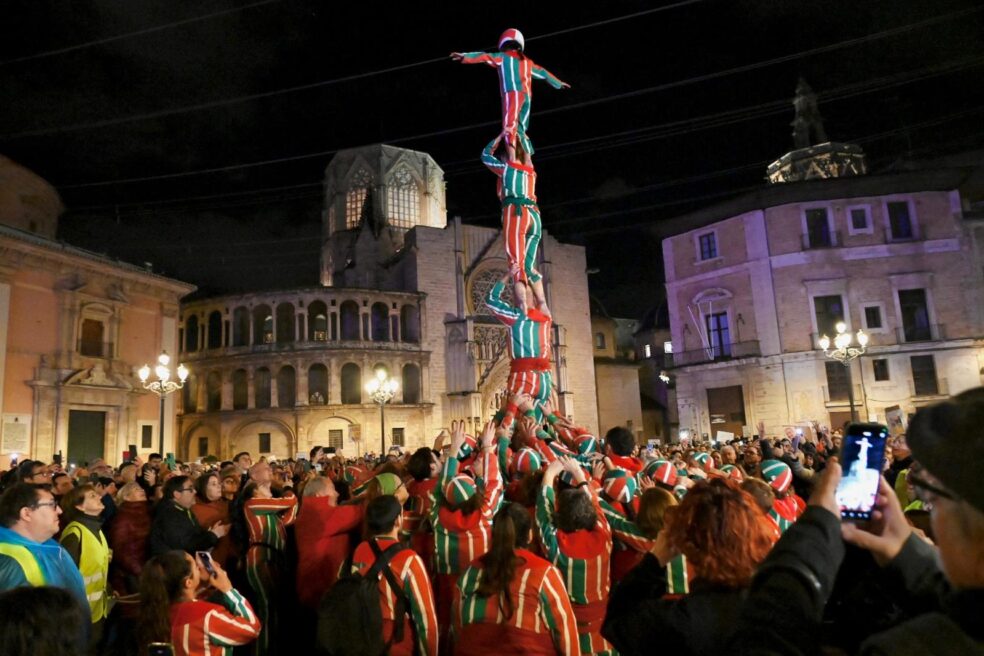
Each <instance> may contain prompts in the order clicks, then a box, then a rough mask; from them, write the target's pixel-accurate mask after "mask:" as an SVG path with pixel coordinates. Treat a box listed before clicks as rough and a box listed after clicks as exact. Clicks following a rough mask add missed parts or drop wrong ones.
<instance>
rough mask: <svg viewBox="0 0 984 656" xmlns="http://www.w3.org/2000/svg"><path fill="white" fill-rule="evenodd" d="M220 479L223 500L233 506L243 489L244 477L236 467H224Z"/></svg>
mask: <svg viewBox="0 0 984 656" xmlns="http://www.w3.org/2000/svg"><path fill="white" fill-rule="evenodd" d="M219 479H220V482H221V483H222V498H223V499H225V500H226V501H227V502H228V503H230V504H231V503H232V500H233V499H235V498H236V495H237V494H239V488H240V487H241V485H240V483H241V481H242V476H241V475H240V473H239V469H238V468H237V467H235V466H229V467H223V468H222V469H221V470H220V472H219Z"/></svg>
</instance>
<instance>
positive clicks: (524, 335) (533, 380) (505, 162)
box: [451, 29, 570, 426]
mask: <svg viewBox="0 0 984 656" xmlns="http://www.w3.org/2000/svg"><path fill="white" fill-rule="evenodd" d="M524 48H525V39H524V38H523V34H522V33H521V32H520V31H519V30H516V29H508V30H506V31H505V32H503V33H502V36H500V37H499V49H498V51H497V52H491V53H489V52H465V53H460V52H455V53H452V55H451V57H452V59H454V60H456V61H460V62H461V63H463V64H487V65H489V66H492V67H493V68H495V69H496V70H497V71H498V74H499V91H500V94H501V97H502V131H501V132H500V133H499V134H498V135H497V136H496V137H495V139H493V140H492V141H491V142H489V144H488V145H487V146H486V147H485V149H484V150H483V151H482V163H483V164H485V166H486V167H488V169H489V170H490V171H492V172H493V173H494V174H495V175H496V176H497V178H498V181H497V184H496V188H497V192H498V196H499V202H500V204H501V205H502V236H503V242H504V243H505V250H506V258H507V259H508V261H509V272H508V273H507V274H506V276H504V277H503V279H502V280H500V281H498V282H497V283H496V284H495V285H494V286H493V287H492V289H491V290H489V293H488V296H487V297H486V304H487V305H488V307H489V309H490V310H491V311H492V313H493V314H494V315H495V316H496V317H497V318H498V319H499V321H501V322H502V323H503V324H505V325H506V326H507V327H508V328H509V336H510V339H509V356H510V363H509V378H508V381H507V389H506V395H505V398H506V401H505V402H504V406H503V408H501V409H500V415H499V416H500V417H501V420H502V422H503V425H504V426H508V425H509V424H510V423H511V422H512V419H513V417H514V416H515V414H516V410H517V409H516V408H515V407H514V406H513V405H512V403H511V402H510V400H509V399H514V398H517V397H521V396H528V397H530V398H531V399H532V403H533V410H534V413H535V414H536V416H537V417H542V416H543V415H544V407H545V405H546V404H548V402H549V399H550V394H551V391H552V389H553V384H552V378H551V374H550V332H551V327H552V315H551V313H550V308H549V307H547V299H546V295H545V294H544V291H543V276H542V275H541V274H540V272H539V271H538V270H537V269H536V257H537V251H538V249H539V246H540V238H541V235H542V222H541V220H540V209H539V207H538V206H537V201H536V169H535V168H534V167H533V143H532V142H531V141H530V138H529V135H528V134H527V130H528V128H529V123H530V104H531V99H532V83H533V79H534V78H535V79H538V80H545V81H546V82H547V83H548V84H549V85H550V86H552V87H554V88H555V89H566V88H570V85H569V84H567V83H566V82H563V81H561V80H560V79H558V78H557V77H556V76H555V75H553V74H552V73H550V71H548V70H547V69H545V68H543V67H542V66H539V65H537V64H535V63H534V62H533V60H532V59H530V58H529V57H527V56H526V54H525V52H524ZM507 282H511V284H512V288H513V299H514V302H513V303H509V302H508V301H507V300H505V299H504V298H503V295H502V294H503V291H504V289H505V286H506V284H507Z"/></svg>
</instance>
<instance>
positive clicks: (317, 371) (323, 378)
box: [308, 363, 328, 405]
mask: <svg viewBox="0 0 984 656" xmlns="http://www.w3.org/2000/svg"><path fill="white" fill-rule="evenodd" d="M308 403H310V404H311V405H325V404H326V403H328V367H326V366H325V365H323V364H320V363H315V364H312V365H311V367H310V368H309V369H308Z"/></svg>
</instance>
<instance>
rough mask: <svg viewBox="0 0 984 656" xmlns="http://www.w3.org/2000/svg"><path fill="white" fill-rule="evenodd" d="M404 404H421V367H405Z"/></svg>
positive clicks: (408, 365) (407, 365)
mask: <svg viewBox="0 0 984 656" xmlns="http://www.w3.org/2000/svg"><path fill="white" fill-rule="evenodd" d="M403 402H404V403H420V367H418V366H417V365H415V364H405V365H403Z"/></svg>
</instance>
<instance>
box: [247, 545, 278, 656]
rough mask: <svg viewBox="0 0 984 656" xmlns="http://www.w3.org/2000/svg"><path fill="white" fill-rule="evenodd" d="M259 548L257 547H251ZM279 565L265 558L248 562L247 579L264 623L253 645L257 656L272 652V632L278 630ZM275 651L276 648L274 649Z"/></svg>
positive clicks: (257, 611) (258, 612)
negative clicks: (277, 595)
mask: <svg viewBox="0 0 984 656" xmlns="http://www.w3.org/2000/svg"><path fill="white" fill-rule="evenodd" d="M251 549H257V547H251ZM277 574H278V572H277V567H276V565H274V564H273V563H271V562H267V561H265V560H255V561H254V562H252V563H250V562H247V564H246V579H247V580H248V581H249V585H250V587H251V588H253V592H254V593H255V594H256V613H257V615H259V617H260V621H261V622H262V623H263V628H262V630H261V632H260V635H259V637H258V638H257V639H256V642H255V643H254V645H253V652H252V653H254V654H256V655H257V656H264V655H265V654H268V653H272V652H271V651H270V640H271V637H272V636H271V633H274V632H276V631H277V628H278V625H279V620H280V617H279V616H278V613H277V608H276V594H277V592H278V591H277V586H278V583H277V579H278V578H279V577H278V575H277ZM274 651H275V650H274Z"/></svg>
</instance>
